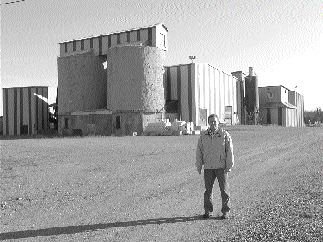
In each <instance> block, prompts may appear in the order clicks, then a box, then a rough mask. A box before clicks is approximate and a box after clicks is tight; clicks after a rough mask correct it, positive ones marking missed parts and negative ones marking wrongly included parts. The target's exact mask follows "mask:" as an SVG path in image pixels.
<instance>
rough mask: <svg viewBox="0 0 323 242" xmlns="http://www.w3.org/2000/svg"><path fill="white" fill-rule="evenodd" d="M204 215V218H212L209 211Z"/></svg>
mask: <svg viewBox="0 0 323 242" xmlns="http://www.w3.org/2000/svg"><path fill="white" fill-rule="evenodd" d="M202 217H203V218H204V219H208V218H210V214H209V213H204V214H203V216H202Z"/></svg>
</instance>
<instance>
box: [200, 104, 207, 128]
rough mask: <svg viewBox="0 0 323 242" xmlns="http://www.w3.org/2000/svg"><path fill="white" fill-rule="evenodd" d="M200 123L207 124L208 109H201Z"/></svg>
mask: <svg viewBox="0 0 323 242" xmlns="http://www.w3.org/2000/svg"><path fill="white" fill-rule="evenodd" d="M199 113H200V115H199V125H200V126H207V109H204V108H200V109H199Z"/></svg>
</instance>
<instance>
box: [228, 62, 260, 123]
mask: <svg viewBox="0 0 323 242" xmlns="http://www.w3.org/2000/svg"><path fill="white" fill-rule="evenodd" d="M232 75H233V76H235V77H236V78H237V79H238V81H237V105H238V107H237V109H238V117H239V120H240V124H257V123H258V120H259V117H258V115H259V91H258V77H257V75H256V74H255V73H254V70H253V67H249V74H248V75H246V74H245V73H243V72H242V71H236V72H232Z"/></svg>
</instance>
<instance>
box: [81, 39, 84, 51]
mask: <svg viewBox="0 0 323 242" xmlns="http://www.w3.org/2000/svg"><path fill="white" fill-rule="evenodd" d="M81 50H84V39H82V40H81Z"/></svg>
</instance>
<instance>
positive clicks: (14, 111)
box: [3, 86, 48, 135]
mask: <svg viewBox="0 0 323 242" xmlns="http://www.w3.org/2000/svg"><path fill="white" fill-rule="evenodd" d="M47 99H48V87H45V86H31V87H12V88H3V135H34V134H39V133H42V132H44V131H46V130H47V129H48V103H47Z"/></svg>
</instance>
